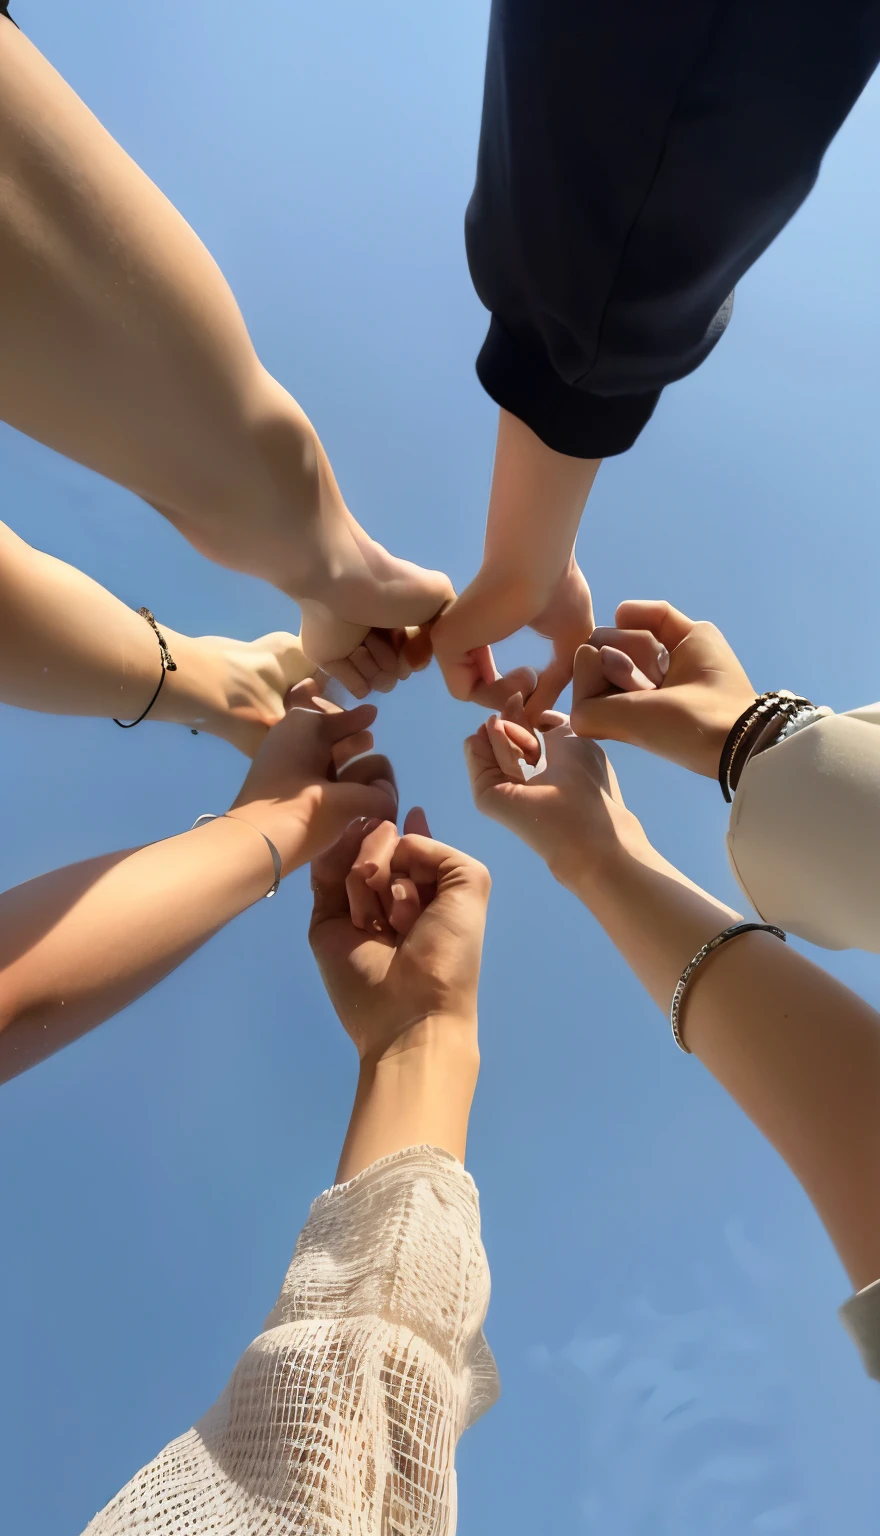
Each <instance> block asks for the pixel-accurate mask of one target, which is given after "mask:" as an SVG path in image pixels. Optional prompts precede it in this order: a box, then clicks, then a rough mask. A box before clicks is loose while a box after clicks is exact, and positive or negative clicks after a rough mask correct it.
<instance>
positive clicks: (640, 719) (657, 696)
mask: <svg viewBox="0 0 880 1536" xmlns="http://www.w3.org/2000/svg"><path fill="white" fill-rule="evenodd" d="M665 701H666V694H665V691H664V690H663V689H659V688H651V689H647V690H642V689H637V690H636V691H634V692H632V693H610V694H606V696H605V697H604V698H592V699H580V700H579V701H578V702H577V703H575V704H573V705H572V709H571V725H572V730H573V731H574V732H575V735H577V736H579V737H589V738H591V739H592V740H593V741H625V742H628V743H629V745H630V746H633V747H638V746H644V745H647V744H648V742H649V741H650V733H651V722H652V719H653V721H654V723H655V725H656V723H657V721H658V720H659V719H661V718H662V714H661V715H660V716H658V715H657V714H656V712H655V711H656V710H658V709H659V710H661V712H662V709H663V704H664V703H665ZM646 711H647V713H646Z"/></svg>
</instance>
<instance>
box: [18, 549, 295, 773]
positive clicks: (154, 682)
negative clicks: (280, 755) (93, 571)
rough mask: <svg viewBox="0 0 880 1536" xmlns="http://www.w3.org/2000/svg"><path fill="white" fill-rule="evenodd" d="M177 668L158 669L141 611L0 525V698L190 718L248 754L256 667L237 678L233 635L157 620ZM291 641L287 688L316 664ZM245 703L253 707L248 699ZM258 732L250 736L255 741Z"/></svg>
mask: <svg viewBox="0 0 880 1536" xmlns="http://www.w3.org/2000/svg"><path fill="white" fill-rule="evenodd" d="M159 628H160V629H161V631H162V634H163V635H164V637H165V639H166V641H167V644H168V649H169V652H170V654H171V658H172V660H173V661H174V663H175V668H174V670H169V671H168V672H166V673H165V675H164V677H163V674H162V656H161V652H160V648H159V642H158V639H157V636H156V634H155V633H154V631H153V630H152V628H151V627H150V625H149V624H147V623H146V622H145V621H144V619H143V618H142V617H141V615H140V614H138V613H136V612H135V610H134V609H132V608H128V607H127V606H126V605H125V603H121V602H120V601H119V599H118V598H116V597H114V596H113V595H112V593H110V592H107V591H106V590H105V588H103V587H101V586H99V585H98V583H97V582H95V581H92V580H91V578H90V577H88V576H85V575H83V573H82V571H78V570H76V569H75V568H74V567H73V566H71V565H66V564H65V563H64V561H63V560H56V559H55V558H54V557H53V556H52V555H46V554H43V553H42V552H41V551H40V550H36V549H32V548H31V547H30V545H28V544H26V543H25V542H24V541H23V540H22V539H20V538H18V537H17V535H16V534H14V533H13V532H12V531H11V529H9V528H6V527H5V526H4V525H3V524H0V700H2V701H3V702H4V703H6V704H13V705H17V706H18V707H19V708H20V709H33V710H39V711H42V712H43V713H46V714H59V715H91V716H96V717H98V718H103V719H112V718H116V719H118V720H123V721H130V720H136V719H137V718H138V716H139V715H141V714H142V713H143V711H144V710H145V709H146V708H147V706H148V705H149V703H150V700H151V699H152V698H153V696H154V694H155V693H156V689H157V686H158V684H159V682H160V680H161V682H162V687H161V690H160V692H159V694H158V697H157V698H156V700H155V703H154V704H153V705H152V708H151V709H150V714H149V718H150V719H151V720H154V721H155V720H165V721H170V722H173V723H174V724H178V725H189V726H191V727H195V728H196V729H200V730H206V731H210V732H212V733H214V734H216V735H220V736H224V737H226V738H227V739H229V740H233V741H234V742H235V744H236V745H238V746H240V747H241V748H242V750H244V751H247V750H249V749H250V751H251V752H253V751H254V750H256V745H257V744H258V740H259V737H260V734H261V731H262V729H263V728H262V727H261V726H259V725H258V726H257V727H256V730H255V731H254V729H253V727H252V724H251V720H252V717H253V715H254V709H253V703H252V700H251V698H250V696H251V694H252V693H253V682H254V678H253V673H252V669H251V670H250V671H247V672H246V674H245V675H244V676H242V677H239V676H238V675H237V674H236V670H235V668H236V664H237V665H238V667H239V669H241V666H242V661H241V655H240V652H242V651H244V650H245V648H244V647H239V646H238V645H237V643H236V642H234V641H232V642H230V641H222V640H215V639H210V638H209V639H207V640H205V639H201V640H199V639H192V638H190V636H188V635H181V634H178V633H177V632H176V631H175V630H171V629H168V628H167V626H166V625H165V624H164V623H162V622H161V621H160V624H159ZM295 646H296V642H295V641H293V640H291V642H290V645H289V647H288V650H287V652H286V653H285V669H286V673H287V681H288V683H289V685H291V686H292V685H294V684H295V683H297V682H299V681H302V679H303V678H305V677H308V676H309V675H310V672H311V671H312V670H313V669H312V668H311V667H310V665H309V663H308V661H307V660H306V658H305V657H304V656H303V657H301V667H300V669H299V676H297V675H296V673H297V669H296V667H295V660H296V656H295ZM249 703H250V705H251V707H250V708H249V707H248V705H249ZM251 738H255V739H253V740H252V739H251Z"/></svg>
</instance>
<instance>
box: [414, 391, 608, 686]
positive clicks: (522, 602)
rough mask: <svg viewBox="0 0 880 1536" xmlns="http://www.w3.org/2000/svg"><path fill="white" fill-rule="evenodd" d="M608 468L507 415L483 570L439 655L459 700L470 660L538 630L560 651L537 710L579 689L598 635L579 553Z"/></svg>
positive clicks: (441, 628)
mask: <svg viewBox="0 0 880 1536" xmlns="http://www.w3.org/2000/svg"><path fill="white" fill-rule="evenodd" d="M600 462H601V461H600V460H599V459H578V458H572V457H569V456H568V455H567V454H563V453H556V452H555V451H554V450H553V449H552V448H548V447H547V445H546V444H545V443H543V442H542V441H541V439H540V438H539V437H538V436H537V435H536V434H535V433H534V432H532V430H531V429H530V428H529V427H527V426H526V425H525V423H524V422H522V421H520V420H518V418H517V417H516V416H512V415H511V414H510V413H509V412H508V411H504V410H502V411H501V413H500V416H499V419H498V442H497V447H496V451H495V469H494V473H493V476H492V491H491V495H490V498H489V511H488V517H487V521H486V540H485V546H484V550H483V563H482V566H481V567H480V570H479V571H478V573H477V575H476V576H475V577H474V580H473V581H472V582H471V584H470V586H468V587H467V588H466V589H465V591H464V592H463V593H462V595H461V597H459V598H458V599H457V600H456V601H455V603H454V604H453V605H452V607H451V608H450V609H449V610H448V612H447V613H446V614H445V615H444V616H443V618H442V619H440V620H439V622H438V623H437V624H436V626H435V628H434V649H435V652H436V654H437V658H438V661H439V662H440V665H441V667H442V668H443V672H444V676H445V678H446V681H447V685H448V686H449V688H450V690H451V692H452V693H453V694H454V695H455V696H456V697H457V698H467V697H468V696H469V694H468V686H469V683H470V677H469V673H468V670H467V667H466V657H467V654H468V653H469V652H470V651H472V650H474V649H475V648H476V647H478V646H481V645H491V644H492V642H493V641H497V640H503V639H505V638H506V637H507V636H508V635H512V634H514V633H515V631H516V630H518V629H522V628H524V627H525V626H528V625H530V626H531V627H532V628H534V629H536V630H537V631H538V633H539V634H542V635H546V636H547V637H548V638H549V639H551V640H552V641H553V648H554V660H553V663H551V665H550V666H549V667H548V668H547V669H546V671H545V673H544V674H543V675H542V677H541V678H540V680H539V683H538V689H537V692H536V695H535V700H534V709H535V710H536V711H537V712H538V713H540V711H541V709H544V708H549V707H550V706H552V705H553V704H554V703H555V701H556V699H557V697H558V695H559V693H560V692H561V691H562V689H563V688H564V687H565V686H566V684H567V683H568V682H569V680H570V678H571V672H572V665H573V661H574V655H575V652H576V650H577V648H578V646H579V645H583V644H584V643H585V642H586V641H587V640H589V638H590V634H591V633H592V629H593V609H592V603H591V600H590V593H589V588H588V587H587V584H586V582H585V581H584V578H583V576H582V575H581V572H580V570H579V569H578V567H577V563H576V561H575V552H574V551H575V541H576V539H577V533H578V528H579V526H580V520H581V515H582V513H583V510H584V504H585V502H586V500H587V497H588V496H589V494H590V490H591V488H592V485H593V481H594V480H595V478H596V473H597V471H598V469H599V464H600Z"/></svg>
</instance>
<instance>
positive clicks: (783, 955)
mask: <svg viewBox="0 0 880 1536" xmlns="http://www.w3.org/2000/svg"><path fill="white" fill-rule="evenodd" d="M579 894H580V895H581V896H582V899H583V900H584V901H585V902H586V904H587V905H588V906H589V908H590V910H591V911H592V912H593V913H594V915H595V916H596V917H597V919H598V920H599V922H600V923H601V924H602V926H603V927H604V929H605V931H606V932H607V933H608V935H609V937H610V938H611V939H612V941H613V942H614V944H615V945H616V946H617V948H618V949H619V950H620V952H621V954H622V955H623V957H624V959H625V960H626V961H627V963H628V964H629V965H630V966H631V968H632V970H633V971H634V972H635V974H636V975H637V976H638V977H639V979H640V980H641V981H642V982H643V984H644V985H645V987H646V988H647V990H648V992H649V993H650V994H651V996H652V997H653V998H654V1000H655V1002H657V1004H658V1006H659V1007H660V1008H661V1009H662V1010H663V1011H664V1013H666V1012H668V1009H669V1005H670V1002H671V998H672V993H673V990H674V987H675V983H676V981H677V980H678V978H679V976H680V975H681V973H682V971H683V970H684V968H685V966H686V965H687V963H688V961H689V960H690V959H691V957H692V956H693V955H694V954H695V953H696V952H697V951H698V950H699V949H700V948H701V947H702V945H703V944H705V943H706V942H707V940H709V939H711V938H713V937H714V936H715V935H716V934H717V933H719V932H721V930H722V929H724V928H726V927H728V926H729V925H730V924H731V923H733V922H735V921H736V920H737V914H735V913H734V912H732V911H731V909H730V908H728V907H726V906H725V905H724V904H723V903H721V902H718V901H716V900H715V899H714V898H712V897H711V896H708V895H706V893H705V892H702V891H700V890H699V889H698V888H697V887H695V886H693V885H692V884H691V883H690V882H689V881H687V880H686V879H685V878H684V877H683V876H682V875H680V874H679V872H678V871H677V870H676V869H674V868H673V867H672V866H671V865H670V864H668V863H667V862H666V860H665V859H663V858H662V857H661V856H660V855H659V854H658V853H656V851H655V850H654V849H653V848H651V847H650V846H649V845H648V844H647V843H645V844H644V845H643V846H642V847H641V848H640V849H638V850H634V851H630V852H628V853H627V854H626V855H624V856H623V857H621V858H620V859H619V860H616V861H613V862H612V863H611V864H609V866H607V867H606V868H605V869H604V870H603V875H602V879H601V881H600V880H596V879H592V878H587V879H585V880H584V881H583V882H582V884H581V887H580V890H579ZM681 1025H682V1033H683V1036H684V1039H685V1041H686V1043H687V1045H688V1046H689V1048H690V1049H691V1050H692V1051H693V1053H694V1055H695V1056H698V1057H699V1058H700V1060H701V1061H702V1062H703V1064H704V1066H706V1067H707V1068H708V1070H709V1071H710V1072H711V1073H712V1075H713V1076H714V1077H715V1078H717V1080H718V1081H719V1082H720V1083H721V1084H722V1086H723V1087H724V1088H725V1089H726V1090H727V1091H728V1092H729V1093H730V1094H731V1096H732V1097H733V1098H734V1099H736V1101H737V1103H738V1104H739V1105H740V1107H741V1108H742V1109H743V1110H744V1111H745V1113H746V1114H747V1115H748V1116H749V1118H750V1119H751V1120H752V1121H753V1122H754V1123H755V1125H757V1127H758V1128H759V1130H761V1131H762V1132H763V1134H764V1135H765V1136H766V1137H767V1139H768V1140H769V1141H770V1142H771V1143H772V1145H773V1146H774V1147H775V1148H776V1150H777V1151H778V1152H779V1153H780V1155H781V1156H782V1157H783V1158H784V1159H785V1161H786V1162H787V1163H788V1165H789V1167H790V1168H791V1169H792V1172H793V1173H794V1174H795V1175H796V1176H797V1178H798V1179H799V1180H800V1182H801V1184H802V1185H803V1186H804V1189H805V1190H806V1192H807V1194H808V1195H809V1196H810V1198H811V1200H812V1201H813V1203H814V1205H815V1207H816V1210H817V1212H818V1214H819V1216H820V1217H821V1219H822V1221H823V1222H824V1224H825V1226H826V1228H827V1230H828V1232H829V1235H830V1237H831V1239H832V1242H833V1243H834V1245H835V1247H836V1248H837V1251H838V1253H839V1254H840V1257H841V1259H842V1261H843V1263H844V1265H845V1267H846V1269H847V1271H848V1273H849V1275H850V1277H851V1279H852V1281H853V1284H854V1286H855V1287H856V1288H860V1287H862V1286H865V1285H868V1284H870V1283H871V1282H872V1281H874V1280H876V1279H877V1278H878V1277H880V1016H878V1015H877V1013H875V1011H874V1010H873V1009H872V1008H870V1007H868V1005H867V1004H866V1003H865V1002H863V1000H862V999H861V998H859V997H857V996H856V995H855V994H854V993H852V992H850V991H849V989H848V988H846V987H844V986H843V985H842V984H841V983H840V982H838V981H836V980H835V979H834V978H833V977H831V976H829V975H828V974H827V973H826V972H824V971H822V970H820V969H819V968H818V967H817V966H814V965H812V964H811V963H810V962H809V961H808V960H806V959H805V958H804V957H803V956H802V955H799V954H798V953H797V952H796V951H795V950H793V949H791V948H789V947H788V946H786V945H783V944H781V943H780V942H779V940H778V939H776V938H774V937H773V936H772V935H769V934H762V933H753V934H748V935H745V936H743V937H740V938H737V939H734V940H733V941H731V942H730V943H729V944H726V945H724V946H722V947H721V948H720V949H719V950H718V951H716V952H715V953H714V954H712V955H711V956H710V957H709V958H708V959H707V960H706V961H705V962H704V963H703V965H701V966H700V967H699V968H698V970H697V971H696V972H695V973H694V976H693V979H692V981H691V983H690V985H689V987H688V991H687V994H686V997H685V1001H684V1005H683V1008H682V1014H681Z"/></svg>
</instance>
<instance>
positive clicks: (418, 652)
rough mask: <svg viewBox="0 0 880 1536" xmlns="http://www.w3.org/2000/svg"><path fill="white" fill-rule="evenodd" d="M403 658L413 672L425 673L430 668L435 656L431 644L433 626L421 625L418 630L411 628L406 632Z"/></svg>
mask: <svg viewBox="0 0 880 1536" xmlns="http://www.w3.org/2000/svg"><path fill="white" fill-rule="evenodd" d="M404 634H405V637H406V638H405V640H404V644H403V656H404V657H405V659H406V661H407V663H408V665H409V666H410V667H411V669H412V671H413V672H423V671H424V669H425V667H428V666H430V664H431V661H432V659H433V656H434V647H433V645H432V644H431V625H430V624H420V625H419V626H418V627H417V628H416V627H410V628H409V629H406V630H405V631H404Z"/></svg>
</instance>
